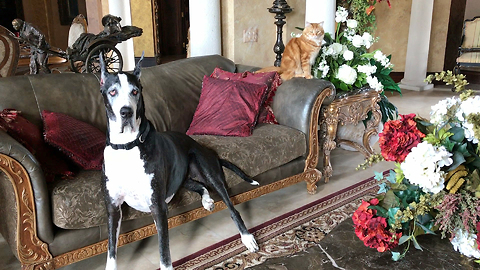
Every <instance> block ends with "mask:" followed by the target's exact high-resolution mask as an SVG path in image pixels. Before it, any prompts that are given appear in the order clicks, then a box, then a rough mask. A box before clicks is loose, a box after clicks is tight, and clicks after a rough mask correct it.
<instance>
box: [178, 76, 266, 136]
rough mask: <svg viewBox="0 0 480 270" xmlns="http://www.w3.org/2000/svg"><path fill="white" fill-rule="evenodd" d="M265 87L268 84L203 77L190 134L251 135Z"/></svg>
mask: <svg viewBox="0 0 480 270" xmlns="http://www.w3.org/2000/svg"><path fill="white" fill-rule="evenodd" d="M266 90H267V86H266V85H259V84H252V83H246V82H241V81H234V80H228V81H227V80H221V79H215V78H211V77H207V76H205V77H203V86H202V93H201V95H200V101H199V103H198V106H197V110H196V111H195V114H194V116H193V120H192V123H191V124H190V128H189V129H188V131H187V134H188V135H202V134H208V135H222V136H239V137H246V136H250V135H251V134H252V130H253V128H254V127H255V124H256V122H257V118H258V112H259V110H260V107H261V105H262V104H263V102H264V100H263V99H264V97H265V91H266Z"/></svg>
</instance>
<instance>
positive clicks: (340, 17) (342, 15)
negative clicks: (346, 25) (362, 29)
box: [335, 7, 348, 23]
mask: <svg viewBox="0 0 480 270" xmlns="http://www.w3.org/2000/svg"><path fill="white" fill-rule="evenodd" d="M347 17H348V10H346V9H345V8H344V7H338V9H337V11H336V12H335V21H336V22H337V23H342V22H345V21H346V20H347Z"/></svg>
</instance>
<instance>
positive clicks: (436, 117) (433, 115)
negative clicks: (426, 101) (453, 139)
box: [430, 97, 463, 126]
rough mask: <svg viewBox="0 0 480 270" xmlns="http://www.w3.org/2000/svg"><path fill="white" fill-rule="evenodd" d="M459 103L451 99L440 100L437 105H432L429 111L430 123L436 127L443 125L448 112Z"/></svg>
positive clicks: (446, 119)
mask: <svg viewBox="0 0 480 270" xmlns="http://www.w3.org/2000/svg"><path fill="white" fill-rule="evenodd" d="M459 103H460V99H458V98H456V97H452V98H446V99H444V100H441V101H439V102H438V103H437V104H435V105H433V106H432V107H431V111H430V123H432V124H434V125H436V126H443V125H445V123H446V122H447V121H448V120H449V119H448V117H447V113H448V111H449V110H450V109H451V108H452V107H453V106H458V105H459ZM462 117H463V116H462Z"/></svg>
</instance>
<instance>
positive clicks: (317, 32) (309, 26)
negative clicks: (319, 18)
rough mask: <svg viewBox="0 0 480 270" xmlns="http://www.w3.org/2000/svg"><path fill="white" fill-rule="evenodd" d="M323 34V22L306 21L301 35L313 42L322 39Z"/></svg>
mask: <svg viewBox="0 0 480 270" xmlns="http://www.w3.org/2000/svg"><path fill="white" fill-rule="evenodd" d="M324 34H325V30H324V29H323V22H321V23H308V22H307V23H306V24H305V28H304V29H303V35H304V36H305V37H306V38H308V39H310V40H313V41H315V42H317V43H318V42H321V41H322V40H323V36H324Z"/></svg>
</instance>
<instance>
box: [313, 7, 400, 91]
mask: <svg viewBox="0 0 480 270" xmlns="http://www.w3.org/2000/svg"><path fill="white" fill-rule="evenodd" d="M335 15H336V16H335V21H336V22H337V30H336V37H335V40H333V39H332V37H330V35H329V34H328V33H327V34H325V35H326V38H325V41H326V44H325V45H324V46H323V48H322V50H321V53H320V54H319V55H318V57H317V61H316V64H315V65H314V69H313V73H314V74H313V75H314V76H315V77H317V78H321V79H326V80H329V81H331V82H332V83H333V84H334V85H335V87H336V88H337V89H341V90H343V91H350V90H352V89H354V88H361V87H364V86H367V85H368V86H369V87H370V88H373V89H375V90H377V91H383V90H392V91H396V92H400V88H399V87H398V85H397V84H396V83H395V82H394V81H393V80H392V79H391V78H390V76H389V74H390V72H391V71H392V67H393V65H392V64H391V63H390V57H389V56H386V55H384V54H383V53H382V52H381V51H380V50H375V51H374V52H368V50H369V49H370V47H371V46H372V44H373V42H374V41H375V39H374V38H373V37H372V35H370V34H369V33H368V32H364V33H358V32H357V27H358V22H357V21H356V20H353V19H348V16H349V14H348V10H346V9H345V8H343V7H338V9H337V11H336V14H335ZM341 29H343V30H342V31H341Z"/></svg>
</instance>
